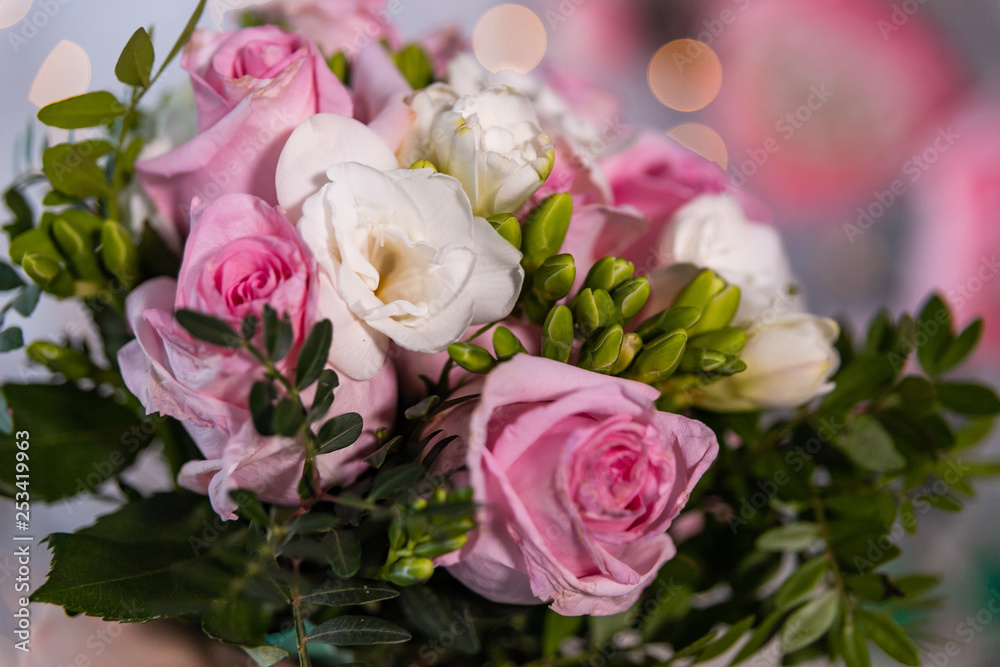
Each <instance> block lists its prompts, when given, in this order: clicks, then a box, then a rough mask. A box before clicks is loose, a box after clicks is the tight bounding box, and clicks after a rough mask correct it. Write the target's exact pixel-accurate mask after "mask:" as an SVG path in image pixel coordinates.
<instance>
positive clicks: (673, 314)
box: [635, 306, 701, 342]
mask: <svg viewBox="0 0 1000 667" xmlns="http://www.w3.org/2000/svg"><path fill="white" fill-rule="evenodd" d="M700 317H701V311H700V310H698V309H697V308H691V307H690V306H680V307H677V308H667V309H666V310H661V311H660V312H659V313H657V314H656V315H653V316H652V317H650V318H649V319H647V320H645V321H643V323H642V324H640V325H639V326H638V327H637V328H636V330H635V332H636V333H637V334H639V336H640V337H641V338H642V340H644V341H646V342H649V341H651V340H653V339H654V338H656V337H657V336H661V335H663V334H665V333H669V332H671V331H675V330H677V329H690V328H691V327H693V326H694V324H695V322H697V321H698V319H699V318H700Z"/></svg>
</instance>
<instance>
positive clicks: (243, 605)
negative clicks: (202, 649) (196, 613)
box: [201, 598, 274, 646]
mask: <svg viewBox="0 0 1000 667" xmlns="http://www.w3.org/2000/svg"><path fill="white" fill-rule="evenodd" d="M273 615H274V614H273V613H272V612H270V611H268V610H267V609H266V608H265V607H264V606H263V605H261V604H260V602H257V601H253V600H248V599H246V598H238V599H235V600H234V599H225V600H215V601H214V602H212V604H211V606H210V607H209V609H208V611H207V612H205V615H204V616H203V617H202V619H201V627H202V630H204V631H205V634H207V635H208V636H209V637H214V638H215V639H218V640H220V641H223V642H225V643H227V644H236V645H242V646H258V645H262V644H264V643H265V642H266V641H267V628H268V625H269V624H270V622H271V617H272V616H273Z"/></svg>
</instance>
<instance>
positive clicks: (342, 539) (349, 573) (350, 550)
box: [322, 530, 361, 579]
mask: <svg viewBox="0 0 1000 667" xmlns="http://www.w3.org/2000/svg"><path fill="white" fill-rule="evenodd" d="M322 545H323V548H324V549H325V550H326V554H327V561H328V562H329V563H330V567H331V568H332V569H333V572H334V574H336V575H337V576H338V577H340V578H341V579H350V578H351V577H353V576H354V575H356V574H357V573H358V570H359V569H360V568H361V543H360V542H358V538H357V537H356V536H355V535H354V533H353V532H351V531H349V530H331V531H330V532H329V533H328V534H327V535H326V537H324V538H323V542H322Z"/></svg>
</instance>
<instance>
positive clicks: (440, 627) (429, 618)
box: [400, 586, 481, 655]
mask: <svg viewBox="0 0 1000 667" xmlns="http://www.w3.org/2000/svg"><path fill="white" fill-rule="evenodd" d="M400 604H401V606H402V608H403V613H404V614H406V617H407V619H409V621H410V623H412V624H413V627H414V628H416V629H417V630H419V631H420V632H422V633H423V634H424V635H425V636H426V637H427V638H428V639H431V640H440V638H441V637H444V636H445V635H449V636H450V637H453V638H454V643H453V644H452V648H454V649H455V650H456V651H458V652H460V653H464V654H466V655H476V654H478V653H479V650H480V648H481V647H480V644H479V636H478V634H477V633H476V626H475V622H474V619H473V617H472V611H471V609H470V608H469V605H468V604H466V602H465V601H464V600H463V599H462V598H461V597H459V596H457V595H453V594H450V593H449V592H447V591H437V590H435V589H434V588H432V587H430V586H407V587H406V588H404V589H403V591H402V597H401V598H400Z"/></svg>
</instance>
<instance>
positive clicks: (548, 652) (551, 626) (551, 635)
mask: <svg viewBox="0 0 1000 667" xmlns="http://www.w3.org/2000/svg"><path fill="white" fill-rule="evenodd" d="M583 620H584V618H583V616H563V615H561V614H557V613H556V612H554V611H552V610H551V609H547V610H546V611H545V624H544V626H543V629H542V655H544V656H545V657H552V656H554V655H557V654H558V653H559V646H560V645H561V644H562V642H563V640H564V639H566V638H567V637H573V636H575V635H576V634H577V633H578V632H579V631H580V628H581V627H583Z"/></svg>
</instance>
